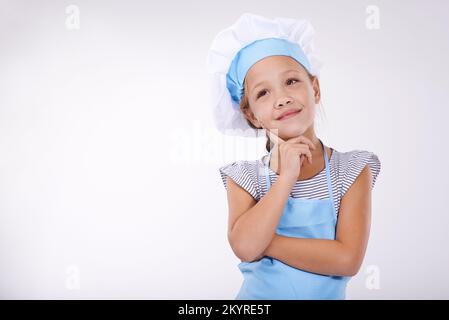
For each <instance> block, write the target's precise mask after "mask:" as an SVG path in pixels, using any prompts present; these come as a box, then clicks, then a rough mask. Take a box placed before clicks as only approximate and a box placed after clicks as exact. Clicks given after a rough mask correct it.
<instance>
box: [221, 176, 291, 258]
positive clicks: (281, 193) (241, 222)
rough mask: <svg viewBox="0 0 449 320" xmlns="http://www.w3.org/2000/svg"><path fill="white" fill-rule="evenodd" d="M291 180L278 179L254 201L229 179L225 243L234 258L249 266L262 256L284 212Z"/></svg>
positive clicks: (281, 177)
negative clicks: (227, 242) (228, 245)
mask: <svg viewBox="0 0 449 320" xmlns="http://www.w3.org/2000/svg"><path fill="white" fill-rule="evenodd" d="M292 183H294V181H291V179H290V180H289V179H284V177H283V176H280V177H279V178H278V180H276V182H275V183H274V184H273V185H272V187H271V188H270V190H269V191H268V192H267V194H266V195H265V196H264V197H263V198H262V199H260V200H259V201H258V202H257V203H256V201H255V200H254V199H253V198H252V197H251V196H250V195H249V194H248V193H247V192H246V191H245V190H244V189H243V188H241V187H240V186H239V185H238V184H236V183H235V182H234V181H233V180H232V179H230V178H227V185H228V206H229V220H228V240H229V243H230V245H231V248H232V250H233V251H234V253H235V255H236V256H237V257H239V258H240V260H242V261H246V262H250V261H253V260H255V259H258V257H260V256H261V254H262V253H263V252H264V250H265V249H266V248H267V247H268V245H269V244H270V243H271V241H272V240H273V237H274V236H275V231H276V226H277V225H278V223H279V220H280V217H281V215H282V212H283V210H284V207H285V204H286V202H287V199H288V196H289V193H290V190H291V188H292V187H293V185H292Z"/></svg>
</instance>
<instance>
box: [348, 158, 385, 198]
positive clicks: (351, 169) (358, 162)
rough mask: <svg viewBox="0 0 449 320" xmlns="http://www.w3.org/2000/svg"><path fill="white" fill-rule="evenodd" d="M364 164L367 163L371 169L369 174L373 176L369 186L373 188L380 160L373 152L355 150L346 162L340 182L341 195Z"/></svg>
mask: <svg viewBox="0 0 449 320" xmlns="http://www.w3.org/2000/svg"><path fill="white" fill-rule="evenodd" d="M366 165H368V166H369V168H370V170H371V175H372V177H373V180H372V184H371V188H374V184H375V183H376V179H377V176H378V175H379V172H380V160H379V158H378V157H377V155H376V154H374V153H373V152H369V151H365V150H356V151H353V152H352V153H351V154H350V156H349V159H348V162H347V164H346V169H345V173H344V176H343V184H342V193H341V196H342V197H343V195H344V194H345V193H346V191H348V190H349V188H350V187H351V185H352V184H353V183H354V181H355V179H356V178H357V177H358V176H359V174H360V172H362V170H363V168H364V167H365V166H366Z"/></svg>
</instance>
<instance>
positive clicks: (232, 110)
mask: <svg viewBox="0 0 449 320" xmlns="http://www.w3.org/2000/svg"><path fill="white" fill-rule="evenodd" d="M314 34H315V31H314V29H313V27H312V25H311V24H310V22H309V21H307V20H298V19H291V18H280V17H276V18H274V19H272V20H270V19H267V18H265V17H263V16H260V15H256V14H252V13H244V14H242V15H241V16H240V17H239V18H238V19H237V21H236V22H235V23H234V24H233V25H231V26H230V27H228V28H226V29H224V30H222V31H220V32H219V33H218V34H217V35H216V36H215V38H214V40H213V41H212V45H211V47H210V49H209V51H208V55H207V61H206V64H207V68H208V72H209V74H210V76H211V78H210V80H211V81H210V96H209V100H210V103H211V104H212V107H213V116H214V121H215V125H216V126H217V128H218V130H219V131H221V132H222V133H224V134H229V135H241V136H259V132H258V131H259V130H263V129H254V128H252V127H250V126H249V125H248V123H247V120H246V118H245V117H244V115H243V113H242V112H241V111H240V100H241V97H242V94H243V81H244V79H245V76H246V73H247V72H248V70H249V68H250V67H251V66H252V65H253V64H255V63H256V62H257V61H259V60H261V59H263V58H265V57H268V56H274V55H285V56H290V57H292V58H294V59H295V60H296V61H298V62H299V63H300V64H301V65H302V66H303V67H304V68H305V69H306V70H307V71H308V72H309V73H310V74H312V75H314V76H317V77H319V69H320V68H321V65H322V63H321V62H320V60H319V59H318V58H317V57H316V53H315V48H314V44H313V36H314Z"/></svg>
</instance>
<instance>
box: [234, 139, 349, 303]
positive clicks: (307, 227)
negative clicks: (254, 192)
mask: <svg viewBox="0 0 449 320" xmlns="http://www.w3.org/2000/svg"><path fill="white" fill-rule="evenodd" d="M320 143H321V145H322V147H323V154H324V162H325V166H326V178H327V189H328V193H329V199H323V200H322V199H302V198H293V197H290V196H289V198H288V201H287V203H286V205H285V207H284V211H283V213H282V215H281V218H280V220H279V224H278V225H277V227H276V234H278V235H282V236H287V237H297V238H316V239H332V240H333V239H335V228H336V223H337V214H336V212H335V207H334V203H333V196H332V185H331V178H330V169H329V160H328V156H327V153H326V150H325V149H324V144H323V142H322V141H321V140H320ZM270 156H271V151H270V154H269V156H268V157H269V159H270ZM264 168H265V178H266V181H267V189H268V190H269V189H270V178H269V173H268V165H265V166H264ZM238 267H239V269H240V271H241V272H242V274H243V279H244V280H243V284H242V286H241V288H240V291H239V293H238V294H237V297H236V298H235V299H237V300H252V299H256V300H262V299H273V300H275V299H285V300H287V299H295V300H296V299H314V300H324V299H345V291H346V284H347V282H348V280H349V279H350V278H351V277H349V276H330V275H322V274H317V273H312V272H308V271H304V270H301V269H298V268H295V267H292V266H289V265H287V264H285V263H283V262H282V261H280V260H277V259H274V258H271V257H268V256H265V257H263V258H262V259H260V260H258V261H254V262H241V263H239V265H238Z"/></svg>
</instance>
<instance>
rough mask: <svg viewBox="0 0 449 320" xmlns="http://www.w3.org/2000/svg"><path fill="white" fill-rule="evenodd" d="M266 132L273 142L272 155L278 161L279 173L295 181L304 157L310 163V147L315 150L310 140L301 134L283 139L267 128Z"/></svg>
mask: <svg viewBox="0 0 449 320" xmlns="http://www.w3.org/2000/svg"><path fill="white" fill-rule="evenodd" d="M268 134H270V136H271V139H272V141H274V142H275V145H274V146H273V148H274V150H273V152H272V155H273V156H274V157H277V158H276V159H277V160H278V161H277V162H276V163H277V164H278V166H279V175H282V176H284V177H287V178H288V179H292V180H294V181H296V180H297V179H298V176H299V174H300V173H301V166H302V164H303V162H304V161H305V159H306V158H307V159H308V161H309V163H310V164H312V153H311V152H310V148H312V149H313V150H315V149H316V147H315V146H314V145H313V143H312V141H310V140H309V139H308V138H306V137H305V136H302V135H301V136H298V137H294V138H290V139H288V140H287V141H284V140H283V139H281V138H279V137H278V136H277V135H275V134H274V133H272V132H270V131H269V130H268Z"/></svg>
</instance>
